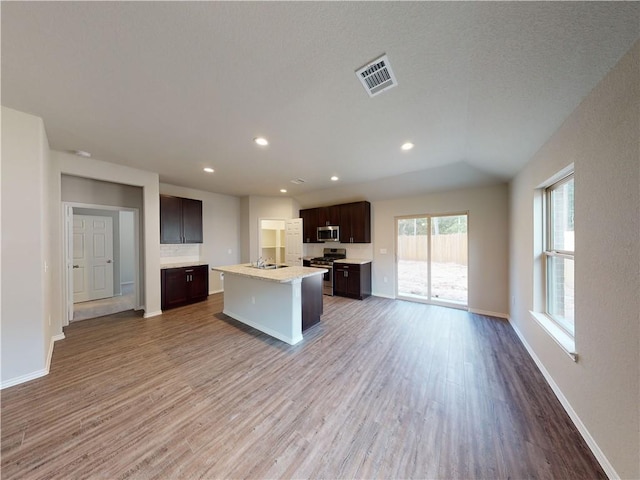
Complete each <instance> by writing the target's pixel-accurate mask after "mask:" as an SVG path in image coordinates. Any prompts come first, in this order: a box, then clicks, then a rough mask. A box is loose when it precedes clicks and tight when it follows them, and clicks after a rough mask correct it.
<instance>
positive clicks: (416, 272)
mask: <svg viewBox="0 0 640 480" xmlns="http://www.w3.org/2000/svg"><path fill="white" fill-rule="evenodd" d="M396 233H397V238H396V278H397V283H396V288H397V296H398V298H402V299H405V300H415V301H422V302H428V303H437V304H443V305H449V306H457V307H466V306H467V301H468V299H467V297H468V280H467V278H468V248H467V214H458V215H438V216H435V215H421V216H412V217H402V218H396Z"/></svg>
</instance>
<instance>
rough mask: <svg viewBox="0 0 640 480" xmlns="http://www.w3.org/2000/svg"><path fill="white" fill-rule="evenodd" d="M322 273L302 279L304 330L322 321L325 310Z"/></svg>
mask: <svg viewBox="0 0 640 480" xmlns="http://www.w3.org/2000/svg"><path fill="white" fill-rule="evenodd" d="M323 305H324V304H323V297H322V275H313V276H311V277H305V278H303V279H302V331H303V332H304V331H305V330H306V329H307V328H309V327H312V326H313V325H315V324H316V323H318V322H320V316H321V315H322V312H323Z"/></svg>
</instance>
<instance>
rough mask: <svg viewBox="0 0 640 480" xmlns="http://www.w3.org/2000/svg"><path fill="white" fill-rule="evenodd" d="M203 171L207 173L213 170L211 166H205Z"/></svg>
mask: <svg viewBox="0 0 640 480" xmlns="http://www.w3.org/2000/svg"><path fill="white" fill-rule="evenodd" d="M204 171H205V172H207V173H213V171H214V170H213V168H211V167H205V169H204Z"/></svg>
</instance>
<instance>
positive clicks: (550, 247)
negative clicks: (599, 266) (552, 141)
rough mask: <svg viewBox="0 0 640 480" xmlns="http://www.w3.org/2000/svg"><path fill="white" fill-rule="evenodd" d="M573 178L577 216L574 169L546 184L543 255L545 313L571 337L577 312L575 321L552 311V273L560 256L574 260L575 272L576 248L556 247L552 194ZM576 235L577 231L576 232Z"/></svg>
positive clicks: (572, 336) (573, 333) (573, 336)
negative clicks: (552, 268)
mask: <svg viewBox="0 0 640 480" xmlns="http://www.w3.org/2000/svg"><path fill="white" fill-rule="evenodd" d="M571 180H573V181H574V216H575V178H574V171H573V170H571V171H570V172H569V173H567V174H566V175H564V176H563V177H562V178H560V179H559V180H557V181H555V182H554V183H552V184H550V185H548V186H546V187H545V188H544V197H543V198H544V208H543V211H544V217H545V218H544V222H543V225H544V229H545V233H544V245H543V252H542V254H543V256H544V262H543V272H544V313H545V315H546V316H547V317H548V318H549V319H551V320H552V321H553V322H554V323H555V324H556V325H557V326H558V327H559V328H560V329H561V330H562V331H563V332H564V333H565V334H567V335H569V336H570V337H571V339H574V338H575V313H574V319H573V322H570V321H568V320H567V319H566V318H563V317H559V316H557V315H555V314H553V313H552V308H551V300H552V294H551V292H552V290H553V285H552V281H553V276H552V274H551V266H550V264H551V262H552V261H553V259H554V258H560V259H563V258H564V259H569V260H571V261H572V262H573V265H574V272H575V244H574V249H573V250H565V249H557V248H554V247H555V245H554V228H553V225H552V222H553V218H554V216H553V210H552V208H553V202H552V198H551V196H552V194H553V191H554V190H557V189H558V188H560V187H562V186H563V185H565V184H567V183H568V182H570V181H571ZM573 231H574V232H575V223H574V229H573ZM574 235H575V233H574ZM574 242H575V237H574Z"/></svg>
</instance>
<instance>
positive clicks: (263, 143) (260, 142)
mask: <svg viewBox="0 0 640 480" xmlns="http://www.w3.org/2000/svg"><path fill="white" fill-rule="evenodd" d="M253 141H254V142H256V143H257V144H258V145H260V146H261V147H266V146H267V145H269V142H268V140H267V139H266V138H264V137H258V138H254V139H253Z"/></svg>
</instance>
